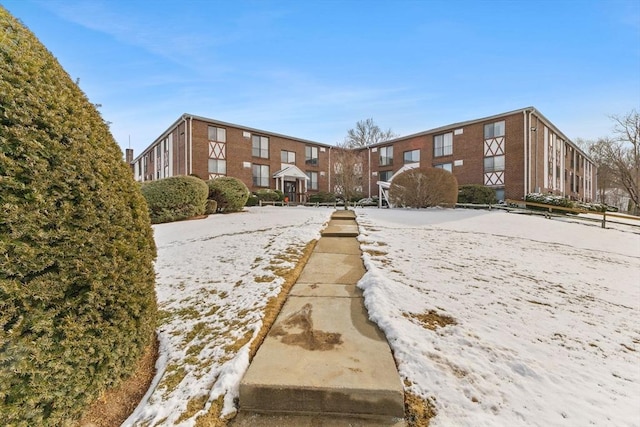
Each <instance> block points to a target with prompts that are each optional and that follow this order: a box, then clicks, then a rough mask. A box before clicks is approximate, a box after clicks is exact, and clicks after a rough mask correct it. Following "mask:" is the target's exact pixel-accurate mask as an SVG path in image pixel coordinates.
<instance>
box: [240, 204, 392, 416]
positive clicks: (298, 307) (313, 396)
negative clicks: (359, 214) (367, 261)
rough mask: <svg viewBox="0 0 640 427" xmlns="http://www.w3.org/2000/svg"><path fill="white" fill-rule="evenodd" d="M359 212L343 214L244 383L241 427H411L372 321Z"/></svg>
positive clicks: (331, 225)
mask: <svg viewBox="0 0 640 427" xmlns="http://www.w3.org/2000/svg"><path fill="white" fill-rule="evenodd" d="M357 235H358V225H357V223H356V221H355V213H354V212H353V211H336V212H335V213H334V214H333V215H332V217H331V221H330V222H329V224H328V226H327V227H326V228H325V230H324V231H323V232H322V237H321V238H320V240H319V241H318V243H317V244H316V247H315V249H314V251H313V253H312V254H311V257H310V258H309V261H308V263H307V264H306V266H305V267H304V269H303V271H302V273H301V275H300V277H299V278H298V281H297V282H296V284H295V285H294V286H293V288H292V290H291V292H290V294H289V297H288V299H287V301H286V303H285V305H284V307H283V308H282V311H281V312H280V314H279V316H278V318H277V319H276V321H275V323H274V325H273V327H272V328H271V331H270V332H269V334H268V335H267V337H266V338H265V340H264V342H263V344H262V346H261V347H260V349H259V350H258V352H257V353H256V356H255V357H254V359H253V361H252V363H251V366H250V367H249V369H248V371H247V373H246V375H245V376H244V378H243V379H242V382H241V383H240V411H239V413H238V416H237V417H236V418H235V419H234V420H233V421H232V423H231V425H233V426H403V425H404V420H403V417H404V395H403V389H402V383H401V381H400V377H399V375H398V371H397V370H396V366H395V362H394V360H393V357H392V355H391V351H390V349H389V345H388V343H387V341H386V339H385V337H384V335H383V334H382V333H381V332H380V330H379V329H378V328H377V326H376V325H375V324H373V323H372V322H370V321H369V320H368V316H367V311H366V309H365V307H364V303H363V297H362V292H361V291H360V290H359V289H358V288H356V286H355V285H356V283H357V282H358V281H359V280H360V278H361V277H362V275H363V274H364V272H365V269H364V265H363V263H362V258H361V255H362V253H361V251H360V245H359V243H358V241H357V239H356V238H355V237H356V236H357Z"/></svg>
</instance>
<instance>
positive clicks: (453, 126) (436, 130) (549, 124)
mask: <svg viewBox="0 0 640 427" xmlns="http://www.w3.org/2000/svg"><path fill="white" fill-rule="evenodd" d="M523 112H531V113H533V114H535V115H536V116H538V118H539V119H541V120H542V121H543V122H544V123H545V124H546V125H547V127H549V128H551V129H553V131H554V132H555V133H556V134H558V135H560V136H561V137H562V139H563V140H565V141H567V142H569V143H570V144H571V145H572V146H573V147H574V149H576V150H577V151H578V152H579V153H580V154H582V156H584V157H586V158H587V159H589V161H591V162H592V163H593V164H595V162H594V160H593V159H592V158H591V157H590V156H589V155H588V154H586V153H585V152H584V151H583V150H582V149H581V148H580V147H578V146H577V145H576V144H575V143H574V142H573V141H571V139H570V138H569V137H567V136H566V135H565V134H564V133H563V132H562V131H561V130H560V129H558V128H557V127H556V125H554V124H553V123H552V122H551V121H550V120H549V119H547V118H546V117H545V116H544V114H542V113H541V112H540V111H539V110H538V109H536V108H535V107H533V106H531V107H525V108H520V109H518V110H513V111H507V112H505V113H500V114H494V115H491V116H487V117H482V118H479V119H473V120H466V121H463V122H456V123H452V124H449V125H445V126H439V127H437V128H433V129H429V130H425V131H422V132H418V133H413V134H410V135H406V136H400V137H397V138H393V139H389V140H387V141H383V142H378V143H376V144H371V145H369V146H367V147H362V148H359V149H358V150H365V149H369V148H374V147H381V146H384V145H391V144H394V143H396V142H399V141H403V140H406V139H409V138H415V137H419V136H424V135H429V134H434V133H440V132H445V131H447V130H451V129H456V128H459V127H464V126H468V125H471V124H476V123H481V122H488V121H491V120H496V119H499V118H502V117H505V116H511V115H514V114H519V113H523ZM189 118H191V119H196V120H200V121H203V122H207V123H211V124H217V125H220V126H228V127H234V128H237V129H242V130H246V131H249V132H253V133H260V134H263V135H267V136H276V137H280V138H287V139H292V140H295V141H300V142H303V143H308V144H313V145H318V146H322V147H325V148H339V147H337V146H336V145H332V144H325V143H322V142H316V141H311V140H308V139H302V138H296V137H293V136H289V135H284V134H280V133H276V132H270V131H266V130H262V129H257V128H252V127H248V126H242V125H237V124H235V123H229V122H223V121H221V120H215V119H210V118H208V117H202V116H197V115H195V114H188V113H184V114H182V115H181V116H180V117H179V118H178V119H177V120H176V121H175V122H173V124H172V125H171V126H169V127H168V128H167V129H166V130H165V131H164V132H163V133H162V134H161V135H160V136H159V137H158V138H156V139H155V140H154V141H153V142H152V143H151V144H149V145H148V146H147V148H145V149H144V150H143V151H142V152H141V153H140V154H139V155H138V156H136V157H135V158H134V159H133V161H132V162H131V163H132V164H133V163H135V162H136V161H138V159H140V158H141V157H142V156H144V155H145V154H147V153H148V152H149V151H150V150H151V148H152V147H153V146H155V145H156V143H158V142H159V141H160V140H162V139H164V138H166V136H167V135H168V134H169V133H170V132H171V131H173V129H175V128H176V127H177V126H178V124H179V123H180V122H182V121H184V120H185V119H189Z"/></svg>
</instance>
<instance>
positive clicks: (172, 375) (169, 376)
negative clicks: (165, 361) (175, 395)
mask: <svg viewBox="0 0 640 427" xmlns="http://www.w3.org/2000/svg"><path fill="white" fill-rule="evenodd" d="M186 376H187V371H185V369H184V367H182V366H180V365H169V366H167V370H166V371H165V374H164V377H163V378H162V381H160V384H159V385H158V388H162V387H164V388H165V393H164V394H165V396H166V395H168V394H169V393H171V392H172V391H173V390H175V388H176V387H177V386H178V384H180V382H181V381H182V380H183V379H184V377H186Z"/></svg>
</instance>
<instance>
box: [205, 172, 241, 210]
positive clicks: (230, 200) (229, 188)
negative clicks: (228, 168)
mask: <svg viewBox="0 0 640 427" xmlns="http://www.w3.org/2000/svg"><path fill="white" fill-rule="evenodd" d="M207 184H208V185H209V199H211V200H215V201H216V202H218V212H224V213H229V212H239V211H241V210H242V209H243V208H244V205H245V204H246V203H247V199H248V198H249V189H248V188H247V186H246V185H244V182H242V181H240V180H239V179H238V178H233V177H230V176H223V177H220V178H214V179H211V180H209V181H207Z"/></svg>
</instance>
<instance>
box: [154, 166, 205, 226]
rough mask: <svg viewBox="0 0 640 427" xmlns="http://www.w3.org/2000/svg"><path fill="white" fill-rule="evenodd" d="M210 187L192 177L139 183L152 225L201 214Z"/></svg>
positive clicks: (175, 177) (176, 177) (177, 177)
mask: <svg viewBox="0 0 640 427" xmlns="http://www.w3.org/2000/svg"><path fill="white" fill-rule="evenodd" d="M208 194H209V187H207V184H206V183H205V182H204V181H203V180H201V179H200V178H196V177H194V176H173V177H170V178H165V179H161V180H158V181H150V182H145V183H144V184H142V195H143V196H144V198H145V199H146V200H147V205H148V207H149V216H150V217H151V222H152V223H153V224H159V223H163V222H171V221H179V220H182V219H187V218H192V217H194V216H198V215H203V214H204V213H205V209H206V206H207V196H208Z"/></svg>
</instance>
